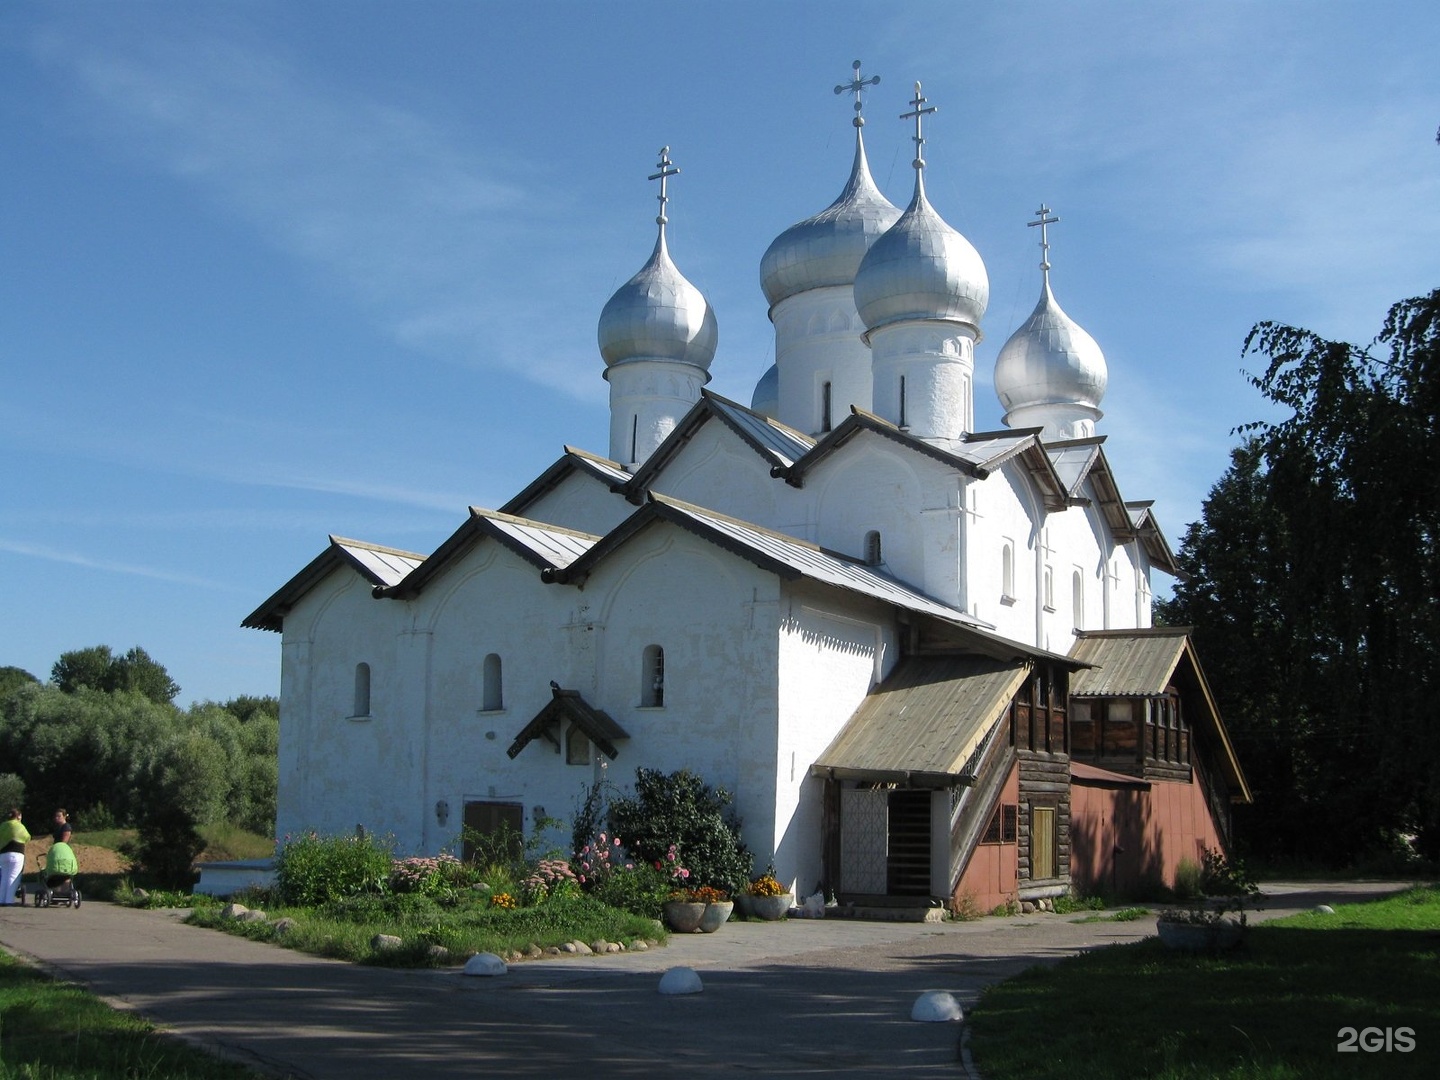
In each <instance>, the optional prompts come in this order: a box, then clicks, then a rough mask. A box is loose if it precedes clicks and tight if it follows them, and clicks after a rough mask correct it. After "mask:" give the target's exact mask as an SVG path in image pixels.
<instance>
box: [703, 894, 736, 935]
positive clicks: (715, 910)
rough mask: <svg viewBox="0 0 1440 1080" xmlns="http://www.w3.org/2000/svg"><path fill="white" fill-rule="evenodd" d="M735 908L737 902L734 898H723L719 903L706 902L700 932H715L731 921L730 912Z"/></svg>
mask: <svg viewBox="0 0 1440 1080" xmlns="http://www.w3.org/2000/svg"><path fill="white" fill-rule="evenodd" d="M734 910H735V902H734V901H733V900H722V901H721V902H720V903H718V904H706V905H705V912H704V914H703V915H701V917H700V932H701V933H702V934H713V933H714V932H715V931H716V930H719V929H720V927H722V926H724V925H725V924H726V923H727V922H729V921H730V913H731V912H732V911H734Z"/></svg>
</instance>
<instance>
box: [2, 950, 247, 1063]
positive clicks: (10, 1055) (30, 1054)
mask: <svg viewBox="0 0 1440 1080" xmlns="http://www.w3.org/2000/svg"><path fill="white" fill-rule="evenodd" d="M259 1075H260V1074H258V1073H255V1072H252V1071H251V1070H249V1069H247V1068H244V1067H243V1066H240V1065H237V1064H233V1063H231V1062H226V1061H221V1060H219V1059H217V1058H213V1057H210V1056H209V1055H208V1054H205V1053H203V1052H201V1051H199V1050H196V1049H195V1048H193V1047H190V1046H187V1045H185V1044H184V1043H182V1042H179V1041H178V1040H175V1039H172V1038H170V1037H168V1036H165V1035H162V1034H160V1033H159V1032H157V1031H156V1029H155V1028H154V1027H153V1026H152V1025H151V1024H149V1023H147V1022H146V1021H144V1020H142V1019H140V1018H139V1017H137V1016H133V1015H131V1014H130V1013H125V1012H118V1011H116V1010H114V1009H112V1008H110V1007H109V1006H108V1005H105V1004H104V1003H102V1002H101V1001H99V1000H98V999H97V998H95V997H93V996H92V995H91V994H90V993H89V992H88V991H86V990H84V989H82V988H80V987H78V986H74V985H72V984H69V983H62V982H56V981H55V980H54V979H51V978H49V977H48V976H46V975H43V974H41V973H40V972H38V971H36V970H34V969H33V968H28V967H25V966H24V965H22V964H20V963H18V962H16V961H15V960H13V959H11V958H10V957H9V956H7V955H5V954H4V953H0V1080H21V1078H23V1080H132V1078H136V1077H165V1078H167V1080H255V1078H256V1077H258V1076H259Z"/></svg>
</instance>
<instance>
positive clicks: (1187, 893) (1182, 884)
mask: <svg viewBox="0 0 1440 1080" xmlns="http://www.w3.org/2000/svg"><path fill="white" fill-rule="evenodd" d="M1174 889H1175V899H1177V900H1194V899H1195V898H1196V897H1197V896H1199V895H1200V864H1199V863H1197V862H1196V861H1195V860H1194V859H1188V858H1187V859H1181V860H1180V863H1179V865H1178V866H1176V867H1175V883H1174Z"/></svg>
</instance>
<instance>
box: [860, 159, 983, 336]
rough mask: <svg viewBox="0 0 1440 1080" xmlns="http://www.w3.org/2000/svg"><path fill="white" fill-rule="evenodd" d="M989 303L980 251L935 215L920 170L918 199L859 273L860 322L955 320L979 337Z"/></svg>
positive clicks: (874, 246) (874, 248)
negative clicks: (970, 328) (981, 319)
mask: <svg viewBox="0 0 1440 1080" xmlns="http://www.w3.org/2000/svg"><path fill="white" fill-rule="evenodd" d="M989 301H990V278H989V275H987V274H986V273H985V263H984V262H983V261H982V260H981V258H980V253H979V252H978V251H976V250H975V246H974V245H973V244H971V243H970V241H969V240H967V239H965V237H963V236H961V235H960V233H958V232H956V231H955V230H954V229H952V228H951V227H950V226H949V225H947V224H946V223H945V221H944V219H943V218H941V217H940V215H939V214H938V213H936V212H935V209H934V207H932V206H931V205H930V203H929V201H928V200H927V199H926V198H925V183H924V179H923V174H922V173H921V172H919V171H918V170H917V171H916V174H915V197H914V198H913V199H911V200H910V205H909V206H908V207H906V208H905V212H904V213H903V214H901V215H900V220H899V221H897V222H895V224H894V226H893V227H892V228H891V229H890V230H889V231H888V232H887V233H885V235H884V236H882V237H880V239H879V240H876V241H875V243H874V244H872V245H871V247H870V250H869V251H868V252H867V253H866V255H865V258H864V259H863V260H861V263H860V269H859V272H858V273H857V274H856V275H855V306H856V307H857V308H858V309H859V311H860V318H861V319H862V320H864V322H865V326H866V327H867V328H868V329H870V330H875V329H877V328H878V327H881V326H885V325H887V324H889V323H895V322H903V321H907V320H912V319H946V320H953V321H956V322H962V323H966V324H968V325H969V326H971V327H973V328H974V329H975V332H976V336H977V338H978V336H979V331H980V318H981V316H982V315H984V314H985V306H986V304H988V303H989Z"/></svg>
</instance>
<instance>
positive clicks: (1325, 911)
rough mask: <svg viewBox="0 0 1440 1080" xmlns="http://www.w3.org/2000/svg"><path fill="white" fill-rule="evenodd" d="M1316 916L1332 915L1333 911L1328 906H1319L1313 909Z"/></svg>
mask: <svg viewBox="0 0 1440 1080" xmlns="http://www.w3.org/2000/svg"><path fill="white" fill-rule="evenodd" d="M1315 914H1316V915H1334V914H1335V909H1334V908H1333V907H1331V906H1330V905H1329V904H1321V905H1320V906H1318V907H1317V908H1316V909H1315Z"/></svg>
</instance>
